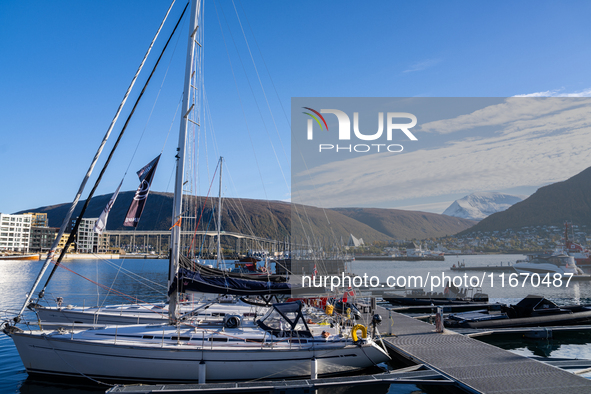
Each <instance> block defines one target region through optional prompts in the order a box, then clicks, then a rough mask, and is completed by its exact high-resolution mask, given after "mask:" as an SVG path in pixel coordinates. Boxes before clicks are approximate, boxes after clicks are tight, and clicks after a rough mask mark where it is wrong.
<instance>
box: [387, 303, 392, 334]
mask: <svg viewBox="0 0 591 394" xmlns="http://www.w3.org/2000/svg"><path fill="white" fill-rule="evenodd" d="M392 323H393V321H392V310H391V309H388V327H389V328H388V334H390V335H392Z"/></svg>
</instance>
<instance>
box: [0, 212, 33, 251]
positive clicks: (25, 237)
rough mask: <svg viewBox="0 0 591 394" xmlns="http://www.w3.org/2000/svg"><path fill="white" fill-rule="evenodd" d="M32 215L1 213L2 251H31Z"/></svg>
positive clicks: (0, 245)
mask: <svg viewBox="0 0 591 394" xmlns="http://www.w3.org/2000/svg"><path fill="white" fill-rule="evenodd" d="M30 235H31V215H29V214H20V215H11V214H7V213H0V251H13V252H24V253H28V252H29V240H30Z"/></svg>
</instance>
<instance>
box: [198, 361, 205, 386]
mask: <svg viewBox="0 0 591 394" xmlns="http://www.w3.org/2000/svg"><path fill="white" fill-rule="evenodd" d="M204 383H205V361H203V360H201V362H200V363H199V384H204Z"/></svg>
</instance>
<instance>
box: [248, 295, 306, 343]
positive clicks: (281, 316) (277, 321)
mask: <svg viewBox="0 0 591 394" xmlns="http://www.w3.org/2000/svg"><path fill="white" fill-rule="evenodd" d="M257 325H258V326H259V327H261V328H262V329H263V330H265V331H267V332H269V333H270V334H272V335H274V336H276V337H282V338H285V337H288V338H292V337H300V338H310V337H312V333H311V332H310V329H309V328H308V325H307V324H306V320H305V319H304V315H303V313H302V303H301V302H300V301H294V302H284V303H280V304H273V307H272V308H271V309H270V310H269V311H268V312H267V314H266V315H265V316H263V317H262V318H261V319H260V320H257Z"/></svg>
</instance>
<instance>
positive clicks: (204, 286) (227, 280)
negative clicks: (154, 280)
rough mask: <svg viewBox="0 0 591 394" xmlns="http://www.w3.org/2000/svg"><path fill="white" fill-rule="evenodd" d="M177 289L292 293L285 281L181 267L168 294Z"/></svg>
mask: <svg viewBox="0 0 591 394" xmlns="http://www.w3.org/2000/svg"><path fill="white" fill-rule="evenodd" d="M175 291H177V292H179V293H187V292H200V293H215V294H232V295H267V294H290V293H291V285H290V284H289V283H283V282H282V283H277V282H263V281H257V280H249V279H238V278H231V277H227V276H209V275H202V274H201V273H199V272H194V271H191V270H188V269H185V268H179V272H178V273H177V275H176V278H175V280H174V282H173V283H172V285H171V286H170V289H169V290H168V294H169V295H170V294H172V293H174V292H175Z"/></svg>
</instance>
